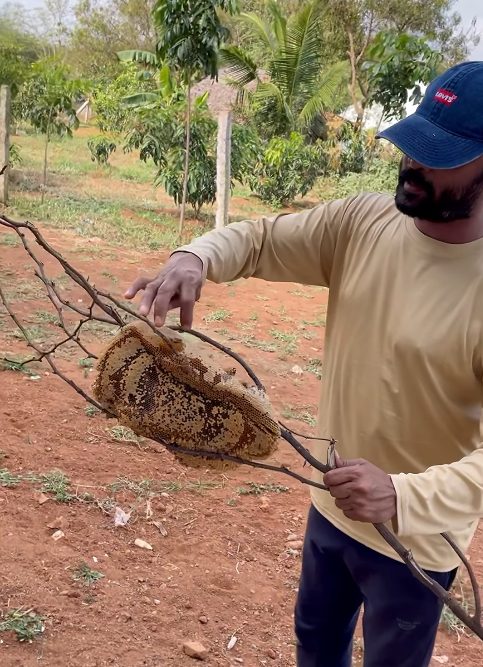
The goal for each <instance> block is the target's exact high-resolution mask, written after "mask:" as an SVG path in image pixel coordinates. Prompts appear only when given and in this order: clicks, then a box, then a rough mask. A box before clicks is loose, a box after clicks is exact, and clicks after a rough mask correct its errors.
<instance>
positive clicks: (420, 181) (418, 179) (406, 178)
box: [398, 169, 433, 194]
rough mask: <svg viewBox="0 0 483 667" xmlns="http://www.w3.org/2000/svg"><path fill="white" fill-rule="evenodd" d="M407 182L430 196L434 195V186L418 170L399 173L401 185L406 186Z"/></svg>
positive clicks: (406, 170)
mask: <svg viewBox="0 0 483 667" xmlns="http://www.w3.org/2000/svg"><path fill="white" fill-rule="evenodd" d="M405 182H408V183H411V184H412V185H416V186H418V187H420V188H422V189H423V190H425V192H427V193H428V194H432V193H433V186H432V184H431V183H429V181H427V180H426V179H425V178H424V176H423V174H422V173H421V172H420V171H419V170H418V169H402V170H401V172H400V173H399V183H398V184H399V185H401V186H402V185H404V183H405Z"/></svg>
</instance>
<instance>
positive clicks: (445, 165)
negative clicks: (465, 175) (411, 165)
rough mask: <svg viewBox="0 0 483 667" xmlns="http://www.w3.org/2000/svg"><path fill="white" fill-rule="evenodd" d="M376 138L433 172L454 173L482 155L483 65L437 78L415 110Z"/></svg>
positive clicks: (460, 67)
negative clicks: (387, 142) (437, 170)
mask: <svg viewBox="0 0 483 667" xmlns="http://www.w3.org/2000/svg"><path fill="white" fill-rule="evenodd" d="M377 137H379V138H382V139H387V140H388V141H390V142H391V143H393V144H394V145H395V146H397V147H398V148H399V149H400V150H401V151H402V152H403V153H405V154H406V155H407V156H408V157H410V158H412V159H413V160H415V161H416V162H419V163H420V164H422V165H424V166H425V167H430V168H432V169H454V168H455V167H461V166H462V165H464V164H468V163H469V162H473V160H476V159H477V158H478V157H480V156H481V155H483V61H481V60H480V61H469V62H464V63H460V64H459V65H455V66H454V67H451V68H450V69H448V70H446V72H444V73H443V74H440V76H438V77H437V78H436V79H434V81H432V82H431V83H430V84H429V86H428V87H427V89H426V92H425V94H424V97H423V99H422V101H421V104H420V105H419V106H418V108H417V109H416V111H415V112H414V113H413V114H411V115H410V116H406V118H403V119H402V120H400V121H398V122H397V123H395V124H394V125H392V126H391V127H388V128H387V129H386V130H383V131H382V132H379V133H378V134H377Z"/></svg>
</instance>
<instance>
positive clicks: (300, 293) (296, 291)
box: [289, 288, 314, 299]
mask: <svg viewBox="0 0 483 667" xmlns="http://www.w3.org/2000/svg"><path fill="white" fill-rule="evenodd" d="M289 294H293V295H294V296H301V297H302V298H303V299H313V298H314V295H313V294H310V293H309V292H307V291H305V290H302V289H300V288H296V289H293V290H289Z"/></svg>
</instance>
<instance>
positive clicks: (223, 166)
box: [215, 111, 231, 229]
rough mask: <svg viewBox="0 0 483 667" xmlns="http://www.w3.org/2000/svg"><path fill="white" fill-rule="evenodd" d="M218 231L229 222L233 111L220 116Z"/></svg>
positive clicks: (217, 164)
mask: <svg viewBox="0 0 483 667" xmlns="http://www.w3.org/2000/svg"><path fill="white" fill-rule="evenodd" d="M216 157H217V159H216V204H217V206H216V225H215V227H216V229H221V228H223V227H224V226H225V225H226V224H227V222H228V209H229V204H230V185H231V111H223V112H221V113H220V114H219V116H218V140H217V153H216Z"/></svg>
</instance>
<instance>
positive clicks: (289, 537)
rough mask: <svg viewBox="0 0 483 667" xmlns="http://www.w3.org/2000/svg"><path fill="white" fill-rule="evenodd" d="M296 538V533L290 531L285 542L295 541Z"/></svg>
mask: <svg viewBox="0 0 483 667" xmlns="http://www.w3.org/2000/svg"><path fill="white" fill-rule="evenodd" d="M298 539H299V536H298V535H296V534H295V533H290V535H289V536H288V537H287V539H286V542H295V540H298Z"/></svg>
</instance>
